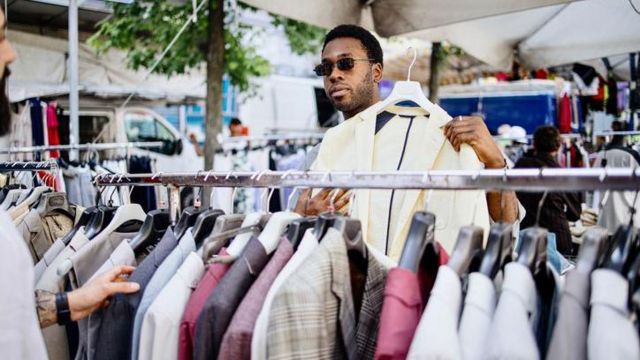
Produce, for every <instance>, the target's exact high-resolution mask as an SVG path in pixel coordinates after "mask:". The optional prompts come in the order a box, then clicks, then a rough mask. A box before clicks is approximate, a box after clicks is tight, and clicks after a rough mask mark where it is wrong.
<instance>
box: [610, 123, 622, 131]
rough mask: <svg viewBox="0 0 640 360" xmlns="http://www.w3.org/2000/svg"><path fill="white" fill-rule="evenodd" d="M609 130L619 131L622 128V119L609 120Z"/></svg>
mask: <svg viewBox="0 0 640 360" xmlns="http://www.w3.org/2000/svg"><path fill="white" fill-rule="evenodd" d="M611 130H613V131H621V130H622V121H620V120H614V121H613V122H611Z"/></svg>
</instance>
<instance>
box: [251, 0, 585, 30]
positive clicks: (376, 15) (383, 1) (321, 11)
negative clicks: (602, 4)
mask: <svg viewBox="0 0 640 360" xmlns="http://www.w3.org/2000/svg"><path fill="white" fill-rule="evenodd" d="M240 1H242V2H244V3H246V4H248V5H251V6H254V7H256V8H259V9H264V10H267V11H269V12H271V13H274V14H278V15H283V16H286V17H289V18H292V19H296V20H299V21H304V22H307V23H309V24H313V25H317V26H320V27H323V28H332V27H334V26H337V25H340V24H360V25H362V26H364V27H366V28H369V29H371V30H375V31H376V33H378V34H379V35H380V36H384V37H388V36H394V35H403V34H406V33H409V32H414V31H418V30H421V29H427V28H432V27H436V26H444V25H448V24H453V23H457V22H461V21H467V20H470V19H480V18H485V17H487V16H493V15H499V14H509V13H513V12H518V11H523V10H528V9H535V8H539V7H543V6H548V5H557V4H565V3H570V2H572V1H573V0H482V1H478V0H455V1H449V0H366V1H365V0H321V1H301V2H295V3H294V2H292V1H290V0H240Z"/></svg>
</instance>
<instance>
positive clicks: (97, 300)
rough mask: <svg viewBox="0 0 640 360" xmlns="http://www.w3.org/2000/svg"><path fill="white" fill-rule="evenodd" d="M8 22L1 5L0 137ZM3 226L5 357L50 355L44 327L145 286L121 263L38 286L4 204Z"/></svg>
mask: <svg viewBox="0 0 640 360" xmlns="http://www.w3.org/2000/svg"><path fill="white" fill-rule="evenodd" d="M6 25H7V24H6V22H5V16H4V12H3V11H2V10H0V78H1V79H2V81H1V83H2V88H0V137H2V136H4V135H7V134H8V133H9V131H10V129H11V124H10V121H11V117H10V110H9V100H8V96H7V93H6V83H7V78H8V76H9V74H10V72H9V69H8V66H9V64H11V63H12V62H13V61H14V60H15V59H16V53H15V52H14V50H13V48H12V47H11V44H10V43H9V40H8V39H7V38H6V28H7V26H6ZM0 229H2V231H0V289H2V291H0V349H1V351H2V355H1V357H2V358H4V359H46V357H47V355H46V349H45V346H44V341H43V339H42V334H41V332H40V330H39V329H38V328H39V327H43V328H44V327H47V326H50V325H53V324H56V323H58V324H64V323H66V322H68V321H77V320H80V319H83V318H86V317H87V316H89V315H90V314H91V313H92V312H94V311H96V310H97V309H99V308H101V307H104V306H105V304H106V303H107V301H108V299H109V298H110V297H111V296H112V295H114V294H117V293H133V292H136V291H138V290H139V288H140V286H139V285H138V284H136V283H131V282H127V281H126V280H125V276H127V275H128V274H131V273H132V272H133V270H134V268H133V267H131V266H119V267H116V268H114V269H112V270H111V271H109V272H107V273H105V274H102V275H99V276H97V277H96V278H95V279H93V280H92V281H90V282H89V283H87V284H86V285H84V286H83V287H81V288H79V289H77V290H74V291H71V292H63V293H58V294H53V293H49V292H46V291H40V290H38V291H36V292H34V290H33V289H34V279H33V262H32V260H31V256H30V254H29V250H28V249H27V246H26V244H25V241H24V240H23V239H22V238H21V236H20V234H19V233H18V230H17V229H16V228H15V226H14V225H13V222H12V221H11V218H10V217H9V216H8V215H7V213H6V212H5V211H4V210H0Z"/></svg>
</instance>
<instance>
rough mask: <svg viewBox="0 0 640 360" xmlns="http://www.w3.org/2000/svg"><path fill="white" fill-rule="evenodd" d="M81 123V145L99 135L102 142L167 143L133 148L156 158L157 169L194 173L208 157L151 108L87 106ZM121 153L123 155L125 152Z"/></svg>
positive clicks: (81, 113) (135, 153) (81, 109)
mask: <svg viewBox="0 0 640 360" xmlns="http://www.w3.org/2000/svg"><path fill="white" fill-rule="evenodd" d="M60 106H62V107H63V109H64V111H63V118H65V117H68V116H69V110H68V107H67V106H66V104H64V103H60ZM79 123H80V141H79V143H81V144H84V143H90V142H93V141H95V139H96V137H98V136H100V141H99V142H116V143H127V142H137V141H140V142H142V141H144V142H146V141H161V142H162V143H163V144H164V145H163V146H162V147H161V148H149V149H139V148H131V150H130V152H129V154H130V155H147V156H149V157H151V158H152V159H154V160H155V162H154V163H155V170H156V171H162V172H194V171H198V170H202V169H203V165H204V159H203V158H202V157H199V156H198V155H197V153H196V151H195V148H194V147H193V145H192V144H191V142H190V141H189V139H187V138H186V137H185V136H184V135H182V134H180V132H179V131H178V130H176V129H175V128H174V127H173V126H172V125H171V124H170V123H169V122H168V121H167V120H166V119H165V118H164V117H162V116H161V115H160V114H158V113H156V112H154V111H153V110H151V109H149V108H146V107H143V106H133V107H126V108H120V107H116V106H108V105H92V106H84V107H82V108H80V112H79ZM105 127H106V128H105ZM101 132H102V134H101ZM119 153H120V154H122V152H121V151H120V152H119Z"/></svg>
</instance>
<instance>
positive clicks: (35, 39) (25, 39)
mask: <svg viewBox="0 0 640 360" xmlns="http://www.w3.org/2000/svg"><path fill="white" fill-rule="evenodd" d="M8 37H9V39H10V40H11V44H12V45H13V47H14V50H15V51H16V54H17V59H16V61H15V62H14V63H13V64H11V65H10V68H11V76H10V78H9V99H10V101H12V102H16V101H21V100H24V99H28V98H31V97H45V96H59V95H65V94H68V93H69V85H68V81H69V79H68V73H69V72H68V69H67V62H66V53H67V51H68V46H67V41H66V40H62V39H57V38H51V37H46V36H39V35H34V34H28V33H24V32H18V31H9V34H8ZM78 56H79V72H80V81H79V86H78V88H79V91H80V94H82V95H92V96H97V97H103V98H126V97H127V96H129V94H135V96H136V97H137V98H144V99H149V100H167V101H175V102H178V101H182V100H187V99H189V100H193V99H204V98H205V91H206V89H205V76H204V72H201V71H193V72H192V73H191V74H189V75H174V76H171V77H170V78H169V77H167V76H162V75H151V76H149V77H148V78H146V79H145V75H146V70H141V71H134V70H131V69H128V68H127V67H126V66H125V65H124V64H125V62H126V59H125V55H124V53H123V52H120V51H109V52H107V53H104V54H100V56H98V55H97V54H96V53H95V51H94V50H93V49H91V48H90V47H89V46H88V45H86V44H80V48H79V55H78Z"/></svg>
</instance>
